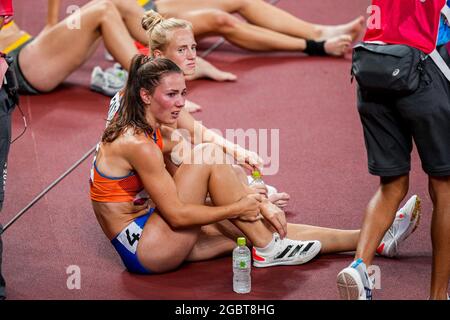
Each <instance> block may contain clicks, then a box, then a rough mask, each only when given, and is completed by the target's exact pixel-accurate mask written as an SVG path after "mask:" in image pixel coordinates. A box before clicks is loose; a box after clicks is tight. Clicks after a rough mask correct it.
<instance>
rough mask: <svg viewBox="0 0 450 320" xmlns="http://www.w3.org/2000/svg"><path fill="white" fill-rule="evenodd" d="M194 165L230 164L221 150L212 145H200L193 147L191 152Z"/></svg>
mask: <svg viewBox="0 0 450 320" xmlns="http://www.w3.org/2000/svg"><path fill="white" fill-rule="evenodd" d="M192 154H193V159H192V160H193V162H192V163H194V164H203V165H218V164H226V163H230V162H229V161H230V159H229V158H228V157H227V155H226V154H225V153H224V151H223V148H221V147H219V146H218V145H216V144H214V143H201V144H198V145H196V146H195V147H194V150H193V152H192Z"/></svg>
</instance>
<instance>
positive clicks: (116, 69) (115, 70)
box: [105, 63, 128, 85]
mask: <svg viewBox="0 0 450 320" xmlns="http://www.w3.org/2000/svg"><path fill="white" fill-rule="evenodd" d="M105 72H106V73H110V74H112V75H114V76H115V77H116V78H118V79H120V80H121V81H123V84H124V85H125V84H126V83H127V79H128V71H127V70H125V69H124V68H122V66H121V65H120V64H119V63H114V66H112V67H111V68H108V69H106V70H105Z"/></svg>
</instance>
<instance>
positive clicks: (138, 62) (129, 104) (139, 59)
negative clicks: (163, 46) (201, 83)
mask: <svg viewBox="0 0 450 320" xmlns="http://www.w3.org/2000/svg"><path fill="white" fill-rule="evenodd" d="M169 73H179V74H181V75H182V74H183V71H182V70H181V69H180V68H179V67H178V66H177V65H176V64H175V63H174V62H172V61H171V60H169V59H165V58H157V59H153V58H150V57H148V56H145V55H136V56H134V58H133V60H132V61H131V66H130V70H129V75H128V80H127V85H126V87H125V92H124V95H123V97H122V101H121V105H120V108H119V111H118V113H117V116H116V117H115V118H114V119H113V120H112V121H111V123H110V124H109V126H108V127H107V128H106V130H105V132H104V134H103V137H102V142H107V143H108V142H113V141H114V140H115V139H116V138H117V137H118V136H119V135H120V134H122V133H123V131H124V130H125V129H133V130H134V132H135V133H141V132H146V133H148V134H152V132H153V128H152V127H151V126H150V124H149V123H148V122H147V118H146V112H147V110H146V109H147V106H146V105H145V103H144V102H143V101H142V99H141V94H140V92H141V88H144V89H146V90H148V92H149V93H150V95H153V94H154V93H155V90H156V88H157V87H158V86H159V84H160V82H161V79H162V78H163V77H164V76H165V75H167V74H169Z"/></svg>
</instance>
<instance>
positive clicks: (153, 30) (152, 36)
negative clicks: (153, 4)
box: [141, 10, 193, 52]
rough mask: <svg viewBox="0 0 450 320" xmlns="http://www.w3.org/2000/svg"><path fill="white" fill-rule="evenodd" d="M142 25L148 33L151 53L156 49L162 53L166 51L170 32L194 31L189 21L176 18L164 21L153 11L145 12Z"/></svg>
mask: <svg viewBox="0 0 450 320" xmlns="http://www.w3.org/2000/svg"><path fill="white" fill-rule="evenodd" d="M141 24H142V28H144V29H145V31H147V35H148V38H149V41H148V43H149V47H150V50H151V52H153V51H154V50H156V49H158V50H161V51H164V50H165V49H166V47H167V43H168V42H169V41H170V39H168V34H169V32H170V31H173V30H177V29H190V30H191V31H192V30H193V29H192V24H191V23H190V22H189V21H186V20H182V19H176V18H169V19H164V18H163V16H161V15H160V14H159V13H157V12H155V11H153V10H150V11H147V12H145V14H144V17H143V18H142V22H141Z"/></svg>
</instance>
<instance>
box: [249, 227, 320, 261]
mask: <svg viewBox="0 0 450 320" xmlns="http://www.w3.org/2000/svg"><path fill="white" fill-rule="evenodd" d="M272 242H274V243H272ZM272 242H271V244H272V245H273V248H272V249H270V250H265V249H260V248H256V247H253V249H252V255H253V266H255V267H258V268H265V267H272V266H279V265H284V266H291V265H299V264H304V263H306V262H308V261H310V260H311V259H313V258H314V257H315V256H317V254H318V253H319V252H320V249H321V248H322V244H321V243H320V241H316V240H311V241H300V240H291V239H287V238H284V239H280V235H279V234H278V233H274V234H273V239H272ZM266 251H267V252H266Z"/></svg>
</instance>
